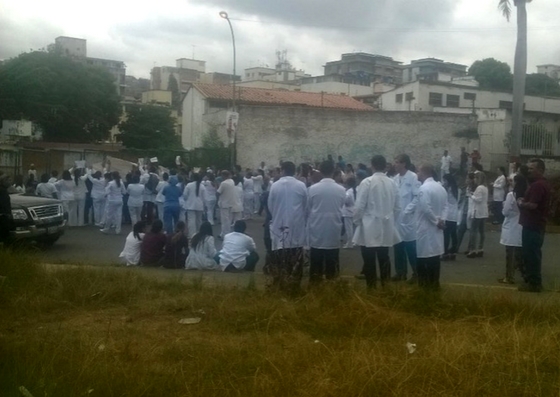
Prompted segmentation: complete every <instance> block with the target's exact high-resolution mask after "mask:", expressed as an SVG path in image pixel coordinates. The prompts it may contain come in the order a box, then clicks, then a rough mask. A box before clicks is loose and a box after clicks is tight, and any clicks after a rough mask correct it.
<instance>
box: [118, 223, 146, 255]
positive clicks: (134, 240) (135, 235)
mask: <svg viewBox="0 0 560 397" xmlns="http://www.w3.org/2000/svg"><path fill="white" fill-rule="evenodd" d="M145 233H146V222H144V221H140V222H136V223H135V224H134V226H133V227H132V231H131V232H130V233H129V234H128V236H126V240H125V243H124V248H123V250H122V252H121V254H120V255H119V258H122V259H124V260H125V261H126V265H127V266H138V264H139V263H140V248H141V246H142V239H143V238H144V235H145Z"/></svg>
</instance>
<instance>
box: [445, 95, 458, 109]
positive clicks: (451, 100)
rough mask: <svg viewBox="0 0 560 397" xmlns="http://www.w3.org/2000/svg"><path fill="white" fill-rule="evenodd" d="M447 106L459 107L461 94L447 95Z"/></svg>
mask: <svg viewBox="0 0 560 397" xmlns="http://www.w3.org/2000/svg"><path fill="white" fill-rule="evenodd" d="M447 107H448V108H458V107H459V95H447Z"/></svg>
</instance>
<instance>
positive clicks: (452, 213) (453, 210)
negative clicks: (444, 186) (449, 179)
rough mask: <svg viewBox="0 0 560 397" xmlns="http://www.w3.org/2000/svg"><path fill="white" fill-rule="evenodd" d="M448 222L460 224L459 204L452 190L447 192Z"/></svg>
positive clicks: (446, 218)
mask: <svg viewBox="0 0 560 397" xmlns="http://www.w3.org/2000/svg"><path fill="white" fill-rule="evenodd" d="M445 220H446V221H449V222H459V203H458V201H457V199H456V198H455V196H454V195H453V193H451V190H448V191H447V216H446V217H445Z"/></svg>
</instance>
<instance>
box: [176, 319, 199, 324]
mask: <svg viewBox="0 0 560 397" xmlns="http://www.w3.org/2000/svg"><path fill="white" fill-rule="evenodd" d="M201 321H202V319H201V318H200V317H192V318H182V319H180V320H179V324H198V323H199V322H201Z"/></svg>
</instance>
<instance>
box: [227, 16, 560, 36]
mask: <svg viewBox="0 0 560 397" xmlns="http://www.w3.org/2000/svg"><path fill="white" fill-rule="evenodd" d="M230 19H231V20H232V21H239V22H249V23H258V24H261V25H281V26H291V27H302V28H318V29H341V30H362V31H370V32H414V33H469V32H492V31H504V32H505V31H517V27H515V26H513V27H511V28H496V27H492V28H491V27H487V28H484V27H477V28H447V29H415V28H391V27H388V28H377V27H371V26H368V27H366V26H345V25H313V24H297V23H286V22H273V21H260V20H254V19H243V18H231V17H230ZM557 29H558V30H560V26H537V27H529V28H527V30H530V31H536V30H557Z"/></svg>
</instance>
